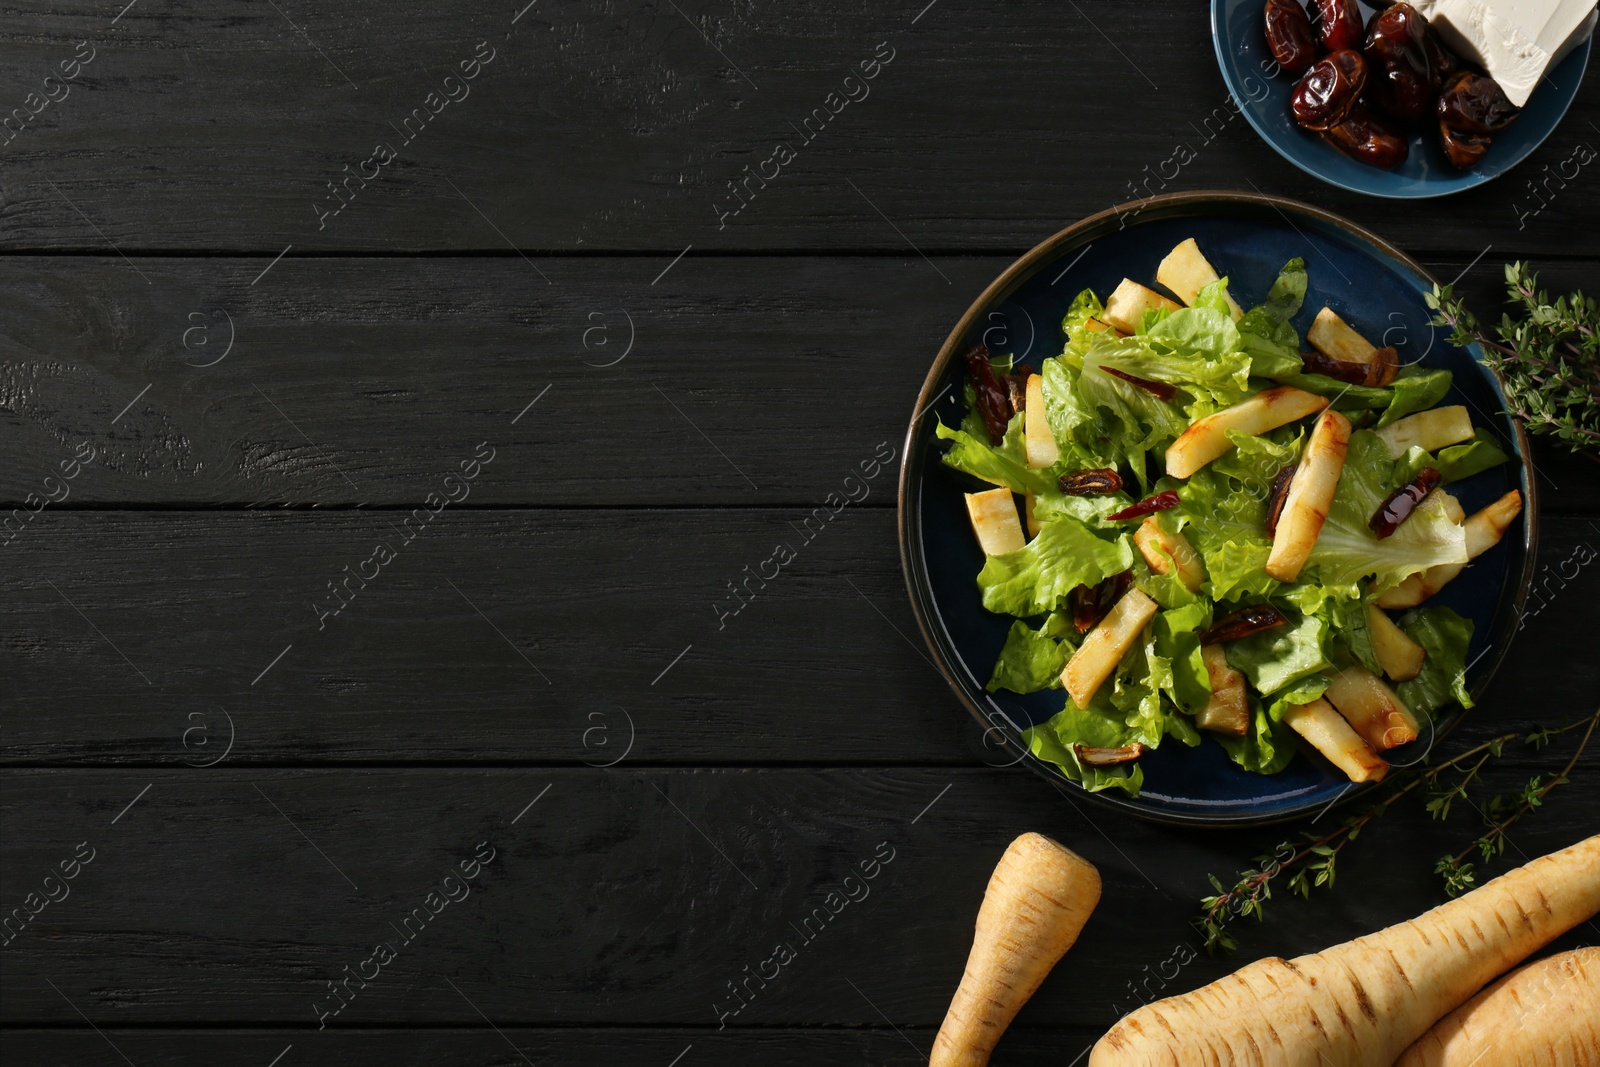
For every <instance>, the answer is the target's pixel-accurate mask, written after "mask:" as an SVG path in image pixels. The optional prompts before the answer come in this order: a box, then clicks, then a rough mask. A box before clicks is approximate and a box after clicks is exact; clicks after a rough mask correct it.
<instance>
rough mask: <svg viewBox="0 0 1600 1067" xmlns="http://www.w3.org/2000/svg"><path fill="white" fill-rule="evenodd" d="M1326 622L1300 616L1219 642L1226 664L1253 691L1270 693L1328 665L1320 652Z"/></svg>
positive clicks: (1308, 616) (1312, 616) (1321, 650)
mask: <svg viewBox="0 0 1600 1067" xmlns="http://www.w3.org/2000/svg"><path fill="white" fill-rule="evenodd" d="M1327 632H1328V628H1327V625H1326V624H1325V623H1324V622H1323V621H1322V620H1321V619H1320V618H1318V617H1317V616H1315V615H1302V616H1300V618H1299V619H1298V620H1297V621H1296V620H1292V619H1291V620H1290V623H1289V625H1287V626H1280V627H1278V628H1277V629H1275V630H1263V631H1262V632H1261V633H1258V634H1251V635H1250V636H1249V637H1242V638H1240V639H1239V640H1237V641H1229V642H1228V643H1227V644H1226V645H1223V646H1222V647H1223V649H1224V650H1225V651H1226V652H1227V654H1228V663H1229V664H1230V665H1232V666H1233V668H1234V669H1235V670H1238V671H1241V672H1243V673H1244V676H1245V677H1246V678H1247V679H1249V681H1250V684H1251V685H1252V686H1254V687H1255V690H1256V692H1258V693H1260V694H1261V695H1262V696H1271V695H1272V694H1273V693H1276V692H1277V691H1278V690H1280V689H1282V688H1284V687H1285V686H1287V685H1289V684H1290V683H1291V682H1294V681H1298V680H1299V679H1301V678H1304V677H1306V676H1307V675H1311V674H1316V673H1318V672H1320V671H1324V670H1326V669H1327V668H1329V667H1330V666H1332V664H1331V663H1330V662H1329V661H1328V657H1327V654H1326V653H1325V652H1324V651H1323V641H1324V640H1325V638H1326V636H1327Z"/></svg>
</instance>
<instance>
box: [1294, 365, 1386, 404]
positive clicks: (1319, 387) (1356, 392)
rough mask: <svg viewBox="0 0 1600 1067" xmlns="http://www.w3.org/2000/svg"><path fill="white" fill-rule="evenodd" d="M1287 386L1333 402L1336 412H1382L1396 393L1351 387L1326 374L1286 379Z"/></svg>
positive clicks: (1365, 386) (1365, 387) (1381, 387)
mask: <svg viewBox="0 0 1600 1067" xmlns="http://www.w3.org/2000/svg"><path fill="white" fill-rule="evenodd" d="M1284 384H1285V385H1292V386H1294V387H1295V388H1296V389H1304V390H1305V391H1306V392H1308V393H1316V394H1317V395H1318V396H1325V397H1327V398H1328V399H1330V400H1332V401H1333V410H1335V411H1368V410H1382V409H1383V408H1386V407H1388V406H1389V403H1390V402H1391V401H1392V400H1394V391H1393V390H1392V389H1389V388H1387V387H1383V386H1376V385H1351V384H1350V383H1349V382H1341V381H1340V380H1339V379H1337V378H1330V377H1328V376H1327V375H1326V374H1296V375H1295V376H1294V377H1292V378H1289V379H1286V380H1285V381H1284Z"/></svg>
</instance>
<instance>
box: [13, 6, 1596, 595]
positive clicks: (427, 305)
mask: <svg viewBox="0 0 1600 1067" xmlns="http://www.w3.org/2000/svg"><path fill="white" fill-rule="evenodd" d="M136 10H137V9H136ZM530 17H531V16H530ZM541 262H542V263H543V264H544V265H545V266H547V267H549V269H551V270H557V269H558V268H559V267H567V268H571V267H574V266H575V265H576V263H577V262H578V261H574V260H554V259H546V260H542V261H541ZM1008 262H1009V260H1007V259H1006V258H1005V257H999V256H981V257H957V258H941V259H940V260H938V265H939V270H940V271H941V272H943V273H944V274H945V275H946V276H948V277H949V278H950V279H952V281H953V282H954V285H953V286H950V287H946V286H944V285H929V284H928V282H929V280H930V278H931V277H933V272H932V270H931V269H929V267H928V265H927V264H925V263H922V262H921V261H920V260H916V261H913V262H903V261H900V260H896V259H889V258H870V257H836V256H821V257H737V258H717V259H708V260H700V261H693V262H685V263H682V264H680V265H679V266H678V267H677V268H676V270H675V274H674V275H673V276H672V283H673V284H672V285H671V286H668V285H666V284H665V283H663V284H662V285H660V286H651V285H650V279H651V277H652V276H653V274H654V272H655V271H656V270H657V269H658V268H657V267H655V265H654V264H652V263H649V262H645V261H641V260H635V259H626V258H624V259H618V258H586V259H584V260H583V261H582V270H583V274H582V277H581V280H578V281H574V282H571V283H565V284H562V285H560V286H554V287H548V288H547V287H543V286H535V287H533V288H530V287H529V285H528V279H529V278H530V277H531V276H532V272H531V271H530V270H529V269H528V267H527V265H526V264H524V263H522V262H521V261H520V260H516V259H510V260H505V259H492V260H483V259H457V258H451V259H431V258H430V259H383V258H376V259H375V258H365V259H317V260H307V261H301V262H297V263H292V264H289V263H283V264H279V265H278V267H276V268H274V273H273V274H269V275H268V278H269V279H270V280H271V282H272V284H271V285H268V284H267V282H266V281H263V282H262V283H261V284H259V285H255V286H252V285H251V280H252V278H254V277H255V276H256V274H257V273H259V271H260V269H261V265H260V264H258V263H256V262H254V261H247V260H240V259H236V258H225V259H217V260H211V259H206V260H195V259H178V260H174V259H159V260H146V261H143V262H142V265H141V267H140V270H142V271H143V272H144V273H145V275H147V276H148V277H149V279H150V281H151V284H149V285H147V284H145V282H144V281H143V280H141V278H140V277H139V276H138V275H136V274H134V273H133V272H132V271H130V270H129V269H128V267H127V265H126V264H125V263H123V262H122V261H121V260H119V259H117V258H115V257H111V258H100V257H94V258H63V257H43V258H36V257H5V258H0V338H3V341H0V345H3V347H0V359H3V362H0V427H3V428H4V432H5V433H6V434H7V440H8V441H11V442H14V444H13V445H12V447H11V448H8V449H6V451H5V455H4V456H0V500H4V501H8V502H11V506H12V507H15V506H16V505H17V504H18V503H22V502H23V501H26V500H27V499H28V494H30V493H32V494H35V495H36V496H37V497H45V496H48V495H51V494H54V495H57V496H59V495H60V494H61V493H62V492H68V493H70V496H68V497H67V498H66V500H65V502H64V503H65V506H66V507H79V506H85V505H103V504H116V505H123V504H165V505H174V504H186V505H219V504H220V505H240V504H277V503H291V504H306V503H316V504H321V505H346V504H356V503H360V504H369V505H371V504H380V505H387V504H400V503H404V504H411V505H414V504H417V503H420V502H421V501H423V500H424V499H425V498H426V496H427V494H428V493H430V492H434V491H437V490H439V488H440V486H441V482H442V480H443V478H444V477H445V476H446V475H447V474H449V473H451V472H454V471H456V470H457V468H458V465H459V464H460V463H461V462H462V461H463V460H464V459H466V458H467V457H470V456H471V455H472V452H473V450H474V448H475V446H476V445H478V443H479V442H482V441H488V442H490V445H491V447H492V448H493V449H494V450H495V459H494V462H493V463H492V464H491V465H490V466H489V467H488V468H486V469H485V470H484V473H483V476H482V477H481V478H479V479H478V480H477V481H476V482H475V483H474V485H473V486H472V488H471V495H470V498H469V500H468V501H467V503H469V504H470V505H473V506H477V505H483V504H493V505H505V504H515V505H522V504H545V505H547V504H585V505H619V504H752V503H767V504H785V503H787V504H798V503H807V504H808V506H815V505H816V504H817V503H820V502H821V501H823V500H824V499H825V498H826V497H827V495H828V494H829V493H831V492H837V491H839V490H840V489H841V488H842V486H843V480H844V479H845V478H846V477H847V476H849V475H850V474H852V472H859V470H860V466H861V464H862V463H863V462H870V461H872V460H873V459H874V457H875V456H877V457H881V456H884V455H888V454H890V450H896V453H895V454H897V450H898V449H899V447H900V445H901V442H902V440H903V438H904V433H905V424H906V422H907V420H908V419H909V418H910V415H911V409H912V405H913V403H914V399H915V396H916V392H917V389H918V387H919V386H920V385H921V381H922V378H923V376H924V374H925V373H926V369H927V366H928V364H929V363H930V362H931V360H932V358H933V354H934V353H935V352H936V351H937V349H938V346H939V344H940V343H941V342H942V341H943V340H944V335H945V333H946V331H947V330H948V329H949V328H950V326H951V325H952V324H953V323H954V322H955V320H956V319H957V318H958V317H959V315H960V313H961V312H962V311H963V310H964V309H965V306H966V303H967V301H968V300H970V299H971V298H972V297H973V296H975V295H976V294H977V293H979V292H981V291H982V288H983V287H984V286H985V285H986V284H987V283H988V282H989V281H990V280H991V279H992V278H993V277H994V276H996V275H997V274H999V273H1000V271H1001V270H1002V269H1004V267H1005V266H1006V265H1007V263H1008ZM1430 265H1431V266H1432V267H1433V268H1434V269H1435V270H1436V271H1437V272H1438V273H1439V275H1440V276H1442V277H1445V278H1452V277H1456V276H1457V275H1461V274H1462V273H1463V270H1464V269H1465V268H1467V267H1469V265H1470V266H1471V269H1470V270H1466V273H1465V276H1464V277H1463V278H1462V282H1461V284H1462V286H1463V288H1464V290H1465V291H1466V292H1467V293H1468V294H1470V295H1471V297H1472V298H1473V301H1474V303H1475V305H1476V306H1478V307H1479V308H1480V309H1481V310H1482V314H1483V315H1484V316H1485V317H1489V318H1492V317H1496V316H1497V315H1498V313H1499V306H1498V303H1499V299H1500V298H1501V296H1502V295H1503V290H1502V287H1501V285H1500V281H1499V279H1500V272H1501V267H1500V264H1499V262H1498V256H1497V255H1495V256H1486V257H1484V258H1483V259H1481V260H1479V261H1478V262H1477V263H1475V264H1469V261H1468V260H1464V259H1460V258H1456V259H1445V260H1436V261H1432V262H1431V264H1430ZM1540 266H1541V267H1542V268H1543V270H1544V280H1545V282H1546V283H1547V284H1548V285H1550V286H1552V287H1555V288H1570V287H1576V286H1578V285H1581V284H1584V283H1585V279H1588V278H1592V277H1593V276H1594V275H1595V273H1596V269H1597V266H1600V264H1597V262H1596V261H1594V260H1584V261H1577V262H1560V261H1541V262H1540ZM215 316H221V317H215ZM230 337H231V338H232V339H233V347H232V348H231V349H229V348H227V347H226V346H227V344H228V342H229V339H230ZM630 340H631V342H632V348H631V350H630V349H629V348H628V345H629V343H630ZM602 341H604V342H605V343H604V344H602ZM586 344H587V345H588V347H587V348H585V345H586ZM224 353H226V356H224V355H223V354H224ZM624 353H626V358H622V357H623V355H624ZM219 358H220V359H221V361H220V362H215V364H214V365H211V366H200V365H201V364H210V363H213V362H214V361H216V360H217V359H219ZM619 359H620V362H614V361H617V360H619ZM613 362H614V365H612V366H604V365H603V364H610V363H613ZM547 388H548V390H549V392H548V393H546V392H545V390H546V389H547ZM535 400H537V403H535V404H533V406H532V407H531V408H529V407H528V405H529V404H530V403H532V402H533V401H535ZM124 409H126V410H124ZM81 447H88V448H92V449H94V450H95V457H96V458H95V460H94V462H93V463H91V464H90V465H88V466H87V467H85V468H84V469H83V470H82V472H81V473H80V474H79V476H78V477H77V478H75V479H74V480H72V482H71V483H70V485H66V486H63V485H62V484H61V482H60V480H59V478H58V479H57V481H55V482H53V483H50V484H49V485H47V484H46V483H45V482H44V479H45V478H46V477H47V476H49V475H51V474H56V473H58V468H59V466H60V464H61V463H63V462H67V461H70V460H71V458H72V456H73V455H74V453H75V452H76V450H78V449H79V448H81ZM85 454H87V453H85ZM1538 462H1539V466H1540V469H1541V471H1544V472H1546V473H1545V477H1544V482H1543V485H1542V487H1543V488H1546V489H1549V490H1551V495H1550V497H1549V499H1548V500H1547V507H1549V508H1551V509H1553V510H1556V511H1559V512H1562V513H1567V514H1584V513H1590V514H1600V478H1596V477H1595V471H1596V468H1594V466H1593V465H1592V464H1587V463H1585V462H1583V461H1577V460H1571V459H1567V460H1562V459H1561V458H1560V457H1559V456H1558V455H1557V453H1555V452H1554V450H1551V449H1542V450H1541V451H1540V453H1539V461H1538ZM891 481H892V471H891V472H887V473H885V474H884V475H883V476H881V477H879V478H878V479H876V480H875V481H874V482H873V483H872V486H871V493H870V496H869V498H868V500H867V501H866V502H867V503H869V504H876V503H888V502H889V501H892V500H893V493H892V490H891V489H890V482H891ZM1557 487H1559V491H1557ZM735 569H737V568H735Z"/></svg>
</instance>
